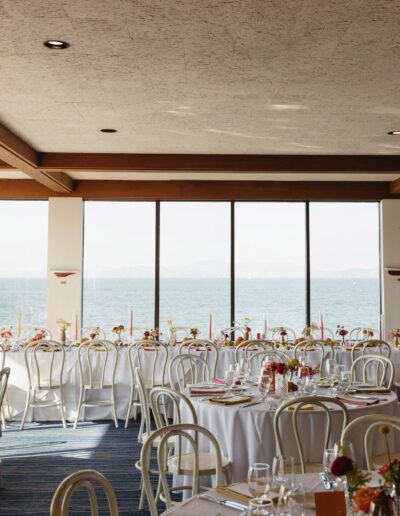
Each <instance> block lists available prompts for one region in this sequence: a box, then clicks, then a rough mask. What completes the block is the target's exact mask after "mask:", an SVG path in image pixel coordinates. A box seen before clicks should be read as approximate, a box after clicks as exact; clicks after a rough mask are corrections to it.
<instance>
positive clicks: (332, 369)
mask: <svg viewBox="0 0 400 516" xmlns="http://www.w3.org/2000/svg"><path fill="white" fill-rule="evenodd" d="M336 367H337V364H336V360H335V359H333V358H329V359H328V360H327V361H326V364H325V368H326V377H327V379H328V381H329V383H330V385H331V389H330V391H329V394H330V395H331V396H334V395H335V394H336V393H335V382H336V380H337V373H336Z"/></svg>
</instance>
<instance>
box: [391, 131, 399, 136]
mask: <svg viewBox="0 0 400 516" xmlns="http://www.w3.org/2000/svg"><path fill="white" fill-rule="evenodd" d="M388 134H390V136H400V131H389V132H388Z"/></svg>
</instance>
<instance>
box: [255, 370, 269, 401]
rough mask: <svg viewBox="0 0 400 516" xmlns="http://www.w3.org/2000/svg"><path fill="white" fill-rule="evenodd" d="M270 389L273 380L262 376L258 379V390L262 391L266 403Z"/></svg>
mask: <svg viewBox="0 0 400 516" xmlns="http://www.w3.org/2000/svg"><path fill="white" fill-rule="evenodd" d="M270 388H271V378H270V377H269V376H260V377H259V378H258V390H259V391H260V394H261V397H262V399H263V401H266V399H267V397H268V393H269V390H270Z"/></svg>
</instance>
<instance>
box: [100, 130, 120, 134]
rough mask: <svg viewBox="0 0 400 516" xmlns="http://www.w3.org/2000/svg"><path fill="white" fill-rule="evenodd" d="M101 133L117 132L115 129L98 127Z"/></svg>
mask: <svg viewBox="0 0 400 516" xmlns="http://www.w3.org/2000/svg"><path fill="white" fill-rule="evenodd" d="M100 131H101V132H102V133H116V132H118V131H117V130H116V129H100Z"/></svg>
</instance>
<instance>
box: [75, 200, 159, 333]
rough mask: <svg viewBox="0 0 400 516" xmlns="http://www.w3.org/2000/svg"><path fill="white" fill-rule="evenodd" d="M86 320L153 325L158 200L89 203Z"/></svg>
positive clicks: (86, 322) (99, 323)
mask: <svg viewBox="0 0 400 516" xmlns="http://www.w3.org/2000/svg"><path fill="white" fill-rule="evenodd" d="M84 238H85V246H84V257H85V260H84V290H83V293H84V298H83V325H84V326H91V325H95V326H101V327H103V328H104V329H108V330H109V329H110V328H111V327H113V326H116V325H119V324H124V325H125V327H128V324H129V311H130V309H131V307H132V308H133V311H134V326H137V327H142V328H143V327H145V328H152V327H153V324H154V276H155V272H154V271H155V203H154V202H86V203H85V237H84Z"/></svg>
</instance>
